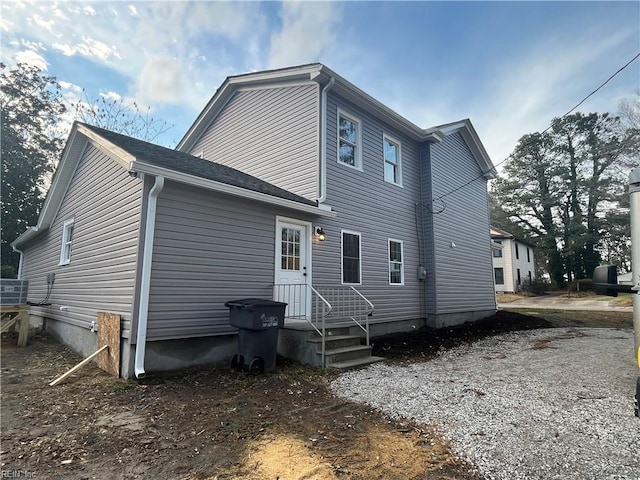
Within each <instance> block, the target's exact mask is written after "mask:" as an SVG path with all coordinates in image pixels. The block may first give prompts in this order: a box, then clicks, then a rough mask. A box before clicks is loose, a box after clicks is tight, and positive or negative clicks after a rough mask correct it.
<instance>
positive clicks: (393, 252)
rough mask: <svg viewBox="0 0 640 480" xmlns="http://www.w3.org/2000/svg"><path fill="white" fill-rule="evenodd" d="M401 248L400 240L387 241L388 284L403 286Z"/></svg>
mask: <svg viewBox="0 0 640 480" xmlns="http://www.w3.org/2000/svg"><path fill="white" fill-rule="evenodd" d="M402 250H403V246H402V241H400V240H391V239H389V284H390V285H404V262H403V258H404V257H403V251H402Z"/></svg>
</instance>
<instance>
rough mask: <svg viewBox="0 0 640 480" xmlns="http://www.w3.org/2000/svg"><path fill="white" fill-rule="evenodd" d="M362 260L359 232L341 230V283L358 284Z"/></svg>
mask: <svg viewBox="0 0 640 480" xmlns="http://www.w3.org/2000/svg"><path fill="white" fill-rule="evenodd" d="M361 277H362V261H361V249H360V234H359V233H356V232H347V231H344V230H343V231H342V283H343V284H360V283H361Z"/></svg>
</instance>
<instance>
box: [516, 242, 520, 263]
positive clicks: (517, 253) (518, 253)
mask: <svg viewBox="0 0 640 480" xmlns="http://www.w3.org/2000/svg"><path fill="white" fill-rule="evenodd" d="M516 260H520V251H519V250H518V244H517V243H516Z"/></svg>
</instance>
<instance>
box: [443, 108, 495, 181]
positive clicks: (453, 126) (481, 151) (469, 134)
mask: <svg viewBox="0 0 640 480" xmlns="http://www.w3.org/2000/svg"><path fill="white" fill-rule="evenodd" d="M436 128H438V129H439V130H440V131H441V132H442V133H444V134H445V135H450V134H452V133H456V132H459V133H460V134H461V135H462V138H463V139H464V141H465V142H466V144H467V146H468V147H469V149H470V150H471V153H472V154H473V156H474V157H475V159H476V161H477V162H478V165H479V167H480V170H481V171H482V176H484V177H485V178H487V179H492V178H496V177H497V176H498V173H497V172H496V167H495V166H494V165H493V162H492V161H491V158H490V157H489V154H488V153H487V151H486V150H485V148H484V145H482V142H481V141H480V137H479V136H478V133H477V132H476V129H475V128H473V125H472V124H471V120H469V119H464V120H460V121H459V122H454V123H449V124H447V125H441V126H440V127H436Z"/></svg>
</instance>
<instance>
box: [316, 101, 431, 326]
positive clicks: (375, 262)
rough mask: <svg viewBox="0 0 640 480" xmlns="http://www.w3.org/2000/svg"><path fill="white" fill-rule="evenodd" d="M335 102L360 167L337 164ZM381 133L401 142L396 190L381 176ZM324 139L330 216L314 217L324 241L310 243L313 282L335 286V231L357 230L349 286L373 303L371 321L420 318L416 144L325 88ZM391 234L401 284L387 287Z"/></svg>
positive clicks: (338, 271) (337, 263)
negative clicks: (358, 137)
mask: <svg viewBox="0 0 640 480" xmlns="http://www.w3.org/2000/svg"><path fill="white" fill-rule="evenodd" d="M338 106H339V108H340V109H341V110H344V111H345V112H346V113H349V114H351V115H354V116H356V117H358V119H359V120H360V122H361V126H362V148H363V151H362V163H363V170H362V171H359V170H356V169H353V168H349V167H346V166H344V165H342V164H339V163H338V162H337V143H336V142H337V108H338ZM383 132H384V133H386V134H388V135H391V136H392V137H394V138H395V139H397V140H399V141H400V142H401V152H402V159H401V162H402V184H403V187H399V186H397V185H393V184H391V183H388V182H385V181H384V160H383V153H382V138H383ZM326 136H327V137H326V138H327V199H326V204H327V205H330V206H331V207H332V208H333V209H334V210H335V211H336V212H337V216H336V217H335V218H329V219H322V220H321V222H322V226H323V227H324V230H325V233H326V238H327V240H326V241H325V242H321V243H316V244H314V250H313V280H314V281H313V283H314V285H319V286H323V285H328V286H335V285H340V284H341V280H342V279H341V233H340V232H341V229H344V230H350V231H355V232H359V233H360V234H361V262H362V279H361V280H362V285H360V286H355V288H356V289H358V291H360V292H361V293H362V294H364V295H365V296H366V297H367V298H368V299H369V300H370V301H371V302H373V304H374V305H375V314H374V317H373V320H374V321H376V320H379V321H390V320H408V319H417V318H421V317H424V316H425V313H424V312H425V306H424V301H423V299H424V292H423V283H422V282H420V281H419V280H418V279H417V268H418V265H419V263H420V255H419V248H418V240H417V226H416V213H415V212H416V204H417V203H418V202H419V201H420V175H419V163H418V162H419V145H418V144H417V142H415V141H412V140H410V139H408V138H407V137H405V136H404V135H403V134H401V133H399V132H398V131H397V130H394V129H393V128H391V127H390V126H388V125H385V124H383V123H381V122H380V121H379V120H378V119H376V118H375V117H373V116H371V115H369V114H367V113H365V112H364V111H363V110H361V109H359V108H357V107H356V106H355V105H353V104H350V103H349V102H347V101H345V100H344V99H342V98H341V97H339V96H337V95H336V94H333V93H331V92H330V93H329V95H328V106H327V131H326ZM390 238H391V239H395V240H401V241H403V246H404V252H403V253H404V258H403V263H404V285H389V264H388V250H387V249H388V239H390Z"/></svg>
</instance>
